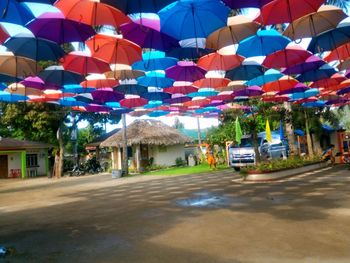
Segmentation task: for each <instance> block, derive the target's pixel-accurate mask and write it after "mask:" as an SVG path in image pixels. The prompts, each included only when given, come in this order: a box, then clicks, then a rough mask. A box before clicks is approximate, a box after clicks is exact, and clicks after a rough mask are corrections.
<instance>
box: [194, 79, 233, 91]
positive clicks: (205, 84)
mask: <svg viewBox="0 0 350 263" xmlns="http://www.w3.org/2000/svg"><path fill="white" fill-rule="evenodd" d="M230 81H231V80H230V79H227V78H203V79H199V80H196V81H195V82H193V86H196V87H198V88H214V89H215V88H218V87H225V86H227V84H229V83H230Z"/></svg>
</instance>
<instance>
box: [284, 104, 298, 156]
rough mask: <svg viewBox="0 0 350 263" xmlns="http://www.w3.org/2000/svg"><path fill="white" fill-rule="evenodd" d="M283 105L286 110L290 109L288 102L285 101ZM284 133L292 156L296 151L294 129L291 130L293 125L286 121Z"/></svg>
mask: <svg viewBox="0 0 350 263" xmlns="http://www.w3.org/2000/svg"><path fill="white" fill-rule="evenodd" d="M283 105H284V108H285V109H286V110H288V111H289V112H291V111H292V107H291V104H290V102H285V103H284V104H283ZM286 133H287V138H288V145H289V151H290V155H291V156H293V155H295V154H296V153H297V148H296V145H295V137H294V130H293V126H292V124H291V123H288V122H286Z"/></svg>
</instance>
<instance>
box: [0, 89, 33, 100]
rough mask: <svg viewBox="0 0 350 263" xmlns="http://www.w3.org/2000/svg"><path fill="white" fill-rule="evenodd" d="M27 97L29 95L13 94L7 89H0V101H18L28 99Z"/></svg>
mask: <svg viewBox="0 0 350 263" xmlns="http://www.w3.org/2000/svg"><path fill="white" fill-rule="evenodd" d="M27 99H28V97H27V96H23V95H18V94H11V93H9V92H7V91H0V101H5V102H18V101H26V100H27Z"/></svg>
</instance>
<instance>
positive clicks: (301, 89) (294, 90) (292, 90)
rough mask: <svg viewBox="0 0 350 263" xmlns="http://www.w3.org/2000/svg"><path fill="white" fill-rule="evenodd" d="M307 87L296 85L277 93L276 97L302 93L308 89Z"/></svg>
mask: <svg viewBox="0 0 350 263" xmlns="http://www.w3.org/2000/svg"><path fill="white" fill-rule="evenodd" d="M308 88H309V87H308V86H306V85H305V84H304V83H298V84H297V85H295V86H294V87H292V88H290V89H285V90H282V91H280V92H278V93H277V94H278V95H286V94H292V93H297V92H304V91H306V90H307V89H308Z"/></svg>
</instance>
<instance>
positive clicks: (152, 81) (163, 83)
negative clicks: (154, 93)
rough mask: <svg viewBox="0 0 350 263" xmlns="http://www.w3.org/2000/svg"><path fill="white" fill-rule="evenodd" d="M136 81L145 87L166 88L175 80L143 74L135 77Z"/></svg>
mask: <svg viewBox="0 0 350 263" xmlns="http://www.w3.org/2000/svg"><path fill="white" fill-rule="evenodd" d="M137 82H138V84H140V85H143V86H146V87H158V88H167V87H171V86H172V85H173V83H174V82H175V81H174V80H173V79H171V78H166V77H160V76H154V77H153V76H143V77H139V78H137Z"/></svg>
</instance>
